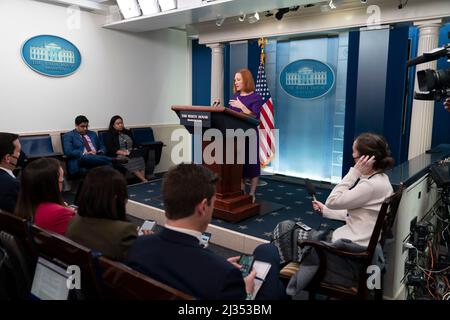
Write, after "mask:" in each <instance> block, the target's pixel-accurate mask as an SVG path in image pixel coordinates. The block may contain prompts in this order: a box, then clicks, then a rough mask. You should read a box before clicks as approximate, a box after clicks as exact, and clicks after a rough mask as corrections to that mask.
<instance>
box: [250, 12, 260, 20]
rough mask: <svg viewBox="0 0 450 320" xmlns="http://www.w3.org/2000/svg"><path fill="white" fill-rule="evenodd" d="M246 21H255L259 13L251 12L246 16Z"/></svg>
mask: <svg viewBox="0 0 450 320" xmlns="http://www.w3.org/2000/svg"><path fill="white" fill-rule="evenodd" d="M247 19H248V22H249V23H255V22H258V21H259V13H258V12H255V13H254V14H251V15H249V16H248V18H247Z"/></svg>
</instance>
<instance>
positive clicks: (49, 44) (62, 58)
mask: <svg viewBox="0 0 450 320" xmlns="http://www.w3.org/2000/svg"><path fill="white" fill-rule="evenodd" d="M22 58H23V61H25V63H26V64H27V65H28V66H29V67H30V68H31V69H33V70H34V71H36V72H38V73H40V74H43V75H46V76H49V77H65V76H68V75H71V74H72V73H74V72H75V71H76V70H77V69H78V67H79V66H80V64H81V54H80V51H79V50H78V48H77V47H75V45H74V44H72V42H70V41H67V40H66V39H63V38H60V37H57V36H51V35H39V36H36V37H33V38H30V39H28V40H27V41H26V42H25V43H24V44H23V46H22Z"/></svg>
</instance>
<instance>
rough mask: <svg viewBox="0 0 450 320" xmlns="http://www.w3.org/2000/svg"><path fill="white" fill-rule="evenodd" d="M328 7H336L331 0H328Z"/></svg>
mask: <svg viewBox="0 0 450 320" xmlns="http://www.w3.org/2000/svg"><path fill="white" fill-rule="evenodd" d="M328 5H329V6H330V9H336V6H335V5H334V3H333V0H330V2H329V3H328Z"/></svg>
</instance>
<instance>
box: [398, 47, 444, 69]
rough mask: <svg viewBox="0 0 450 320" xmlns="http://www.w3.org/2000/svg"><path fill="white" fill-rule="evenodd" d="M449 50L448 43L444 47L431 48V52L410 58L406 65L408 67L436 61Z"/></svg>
mask: <svg viewBox="0 0 450 320" xmlns="http://www.w3.org/2000/svg"><path fill="white" fill-rule="evenodd" d="M448 52H449V45H446V46H444V47H442V48H436V49H433V50H431V51H430V52H425V53H424V54H423V55H421V56H419V57H416V58H414V59H411V60H408V62H407V63H406V65H407V66H408V67H411V66H415V65H417V64H421V63H425V62H429V61H434V60H437V59H439V58H441V57H445V56H446V55H447V54H448Z"/></svg>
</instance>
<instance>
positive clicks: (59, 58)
mask: <svg viewBox="0 0 450 320" xmlns="http://www.w3.org/2000/svg"><path fill="white" fill-rule="evenodd" d="M30 59H31V60H41V61H50V62H62V63H72V64H73V63H75V53H74V52H73V51H70V50H66V49H64V48H61V47H60V46H58V45H57V44H55V43H48V44H45V45H44V46H43V47H30Z"/></svg>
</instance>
